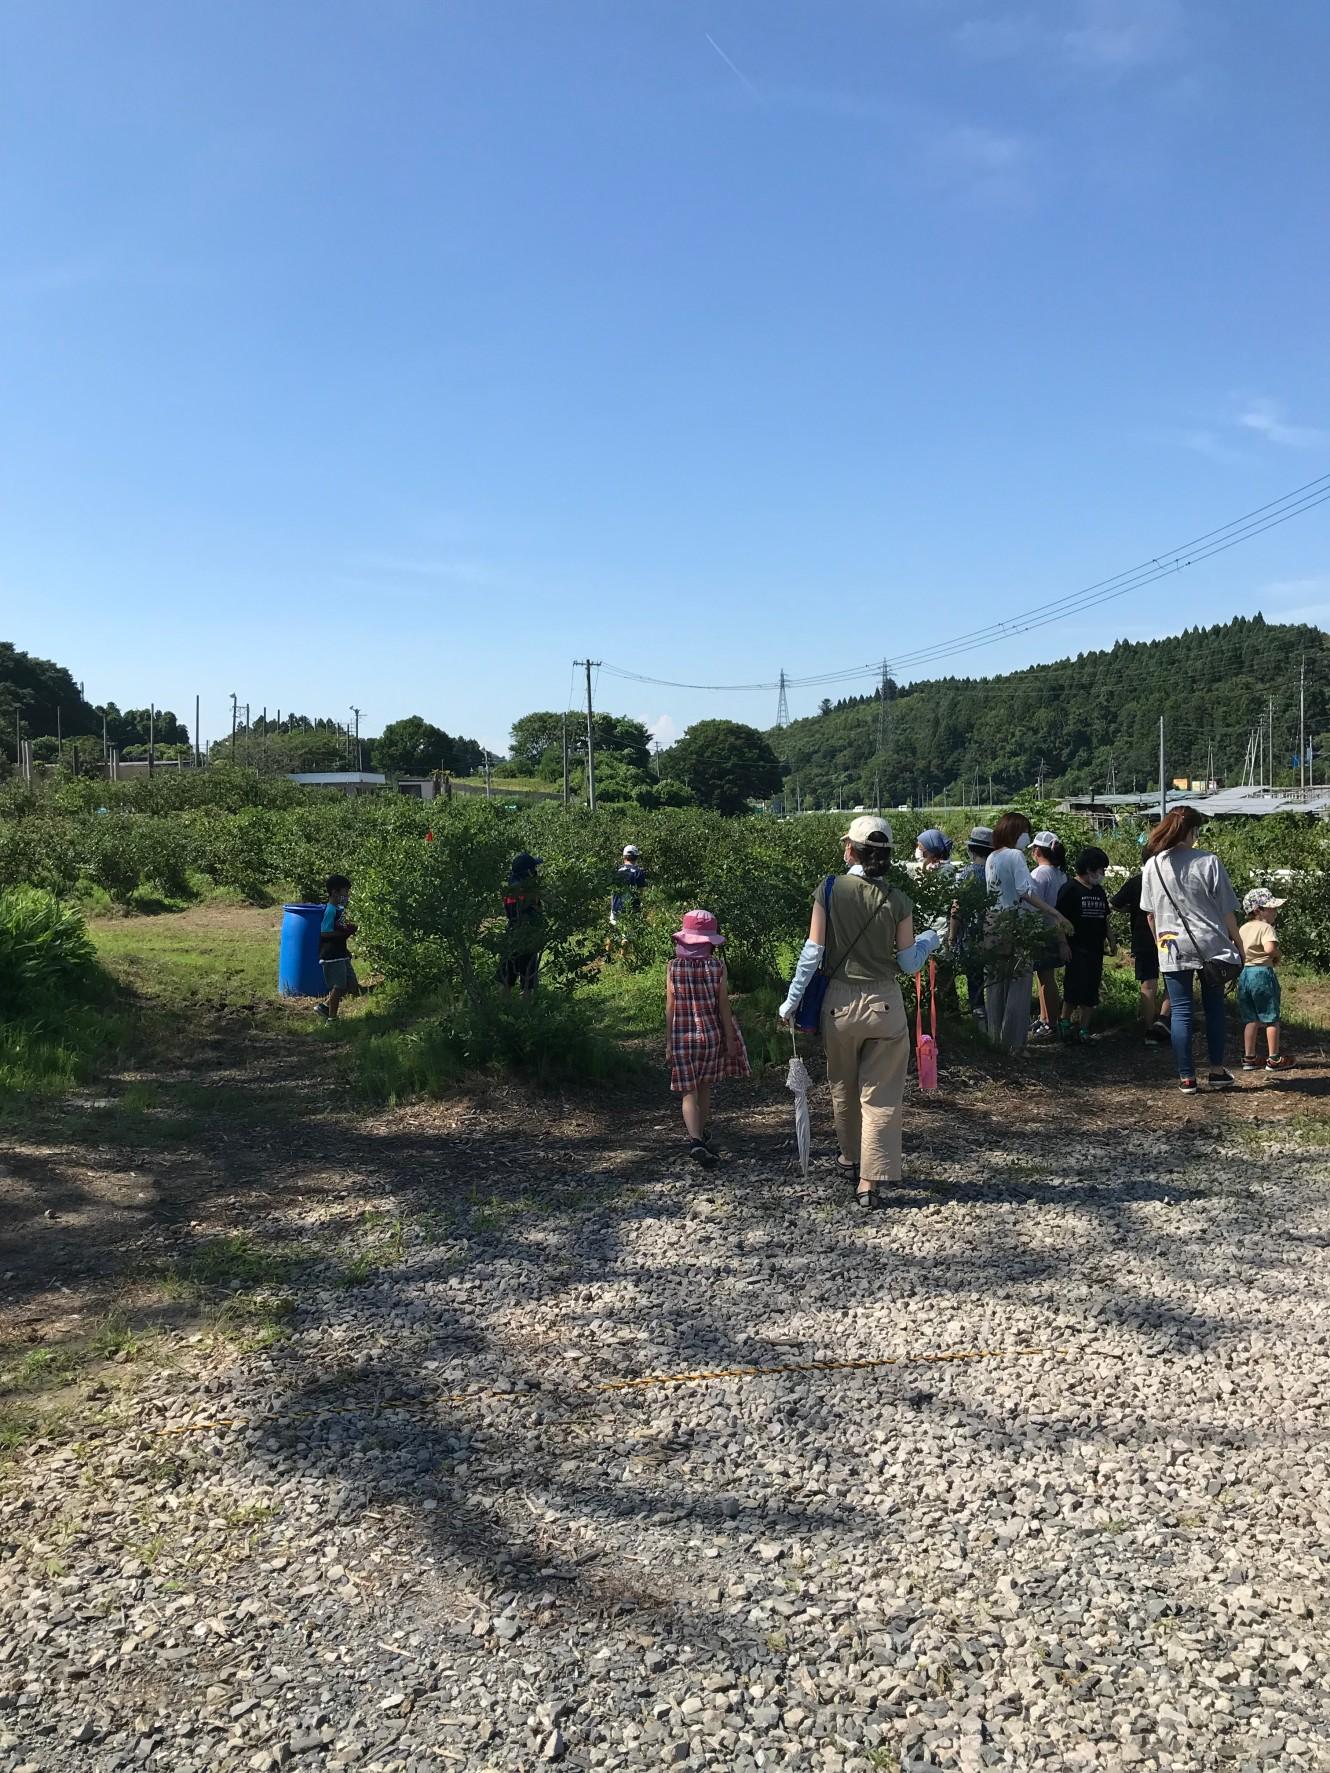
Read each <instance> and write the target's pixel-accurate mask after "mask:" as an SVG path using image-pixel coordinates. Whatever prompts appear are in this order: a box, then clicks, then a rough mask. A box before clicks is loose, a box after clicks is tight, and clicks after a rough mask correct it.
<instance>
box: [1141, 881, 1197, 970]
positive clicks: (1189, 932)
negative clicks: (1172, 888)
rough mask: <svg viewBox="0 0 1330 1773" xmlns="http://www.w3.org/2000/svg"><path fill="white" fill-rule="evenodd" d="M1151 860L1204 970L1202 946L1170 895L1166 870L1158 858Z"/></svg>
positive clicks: (1166, 895)
mask: <svg viewBox="0 0 1330 1773" xmlns="http://www.w3.org/2000/svg"><path fill="white" fill-rule="evenodd" d="M1150 860H1151V861H1152V862H1153V863H1154V865H1155V874H1156V876H1157V878H1158V880H1159V884H1160V886H1161V887H1163V889H1164V897H1165V898H1166V899H1167V900H1168V902H1169V904H1170V905H1171V906H1172V907H1173V909H1174V911H1176V912H1177V914H1178V918H1179V919H1180V921H1181V923H1182V927H1183V929H1184V930H1185V931H1186V932H1187V940H1188V941H1189V942H1190V943H1191V945H1192V952H1193V953H1194V954H1195V956H1196V959H1197V962H1198V964H1199V965H1200V966H1201V967H1202V968H1204V966H1205V956H1204V954H1203V953H1202V952H1201V945H1200V943H1199V942H1198V941H1197V940H1196V938H1195V936H1193V935H1192V933H1191V925H1190V924H1189V923H1188V922H1187V918H1186V914H1185V912H1184V911H1183V909H1182V907H1181V905H1179V904H1178V902H1177V900H1176V899H1175V898H1174V897H1173V895H1172V893H1170V892H1169V890H1168V882H1167V881H1166V880H1165V879H1164V870H1163V868H1162V867H1161V866H1160V862H1159V857H1158V856H1151V858H1150Z"/></svg>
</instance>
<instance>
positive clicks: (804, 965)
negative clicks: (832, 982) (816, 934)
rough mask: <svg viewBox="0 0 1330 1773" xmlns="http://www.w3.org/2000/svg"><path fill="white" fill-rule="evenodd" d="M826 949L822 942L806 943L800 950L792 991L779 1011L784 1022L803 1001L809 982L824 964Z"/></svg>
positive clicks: (791, 985) (791, 983)
mask: <svg viewBox="0 0 1330 1773" xmlns="http://www.w3.org/2000/svg"><path fill="white" fill-rule="evenodd" d="M825 953H826V949H825V947H824V946H823V944H822V943H821V942H805V943H804V945H803V947H802V948H801V949H800V950H799V964H798V966H796V967H795V969H794V977H793V979H791V980H790V989H789V991H788V992H787V993H786V994H785V1002H784V1003H783V1004H782V1005H781V1006H780V1009H779V1010H778V1011H777V1014H778V1015H779V1017H780V1019H781V1021H782V1022H784V1021H787V1020H788V1019H789V1017H791V1016H792V1015H793V1014H794V1012H795V1010H797V1009H798V1007H799V1005H800V1003H801V1002H802V1001H803V995H804V992H805V991H807V989H808V981H809V980H810V979H811V978H812V976H813V974H814V973H815V972H816V971H817V969H818V968H819V967H820V966H821V964H822V956H823V955H824V954H825Z"/></svg>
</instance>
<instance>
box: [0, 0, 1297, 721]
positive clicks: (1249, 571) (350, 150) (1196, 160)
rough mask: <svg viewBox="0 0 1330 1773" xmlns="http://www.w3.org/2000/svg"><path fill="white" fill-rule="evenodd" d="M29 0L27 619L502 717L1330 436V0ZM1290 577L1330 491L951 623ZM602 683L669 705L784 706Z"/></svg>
mask: <svg viewBox="0 0 1330 1773" xmlns="http://www.w3.org/2000/svg"><path fill="white" fill-rule="evenodd" d="M0 32H2V34H3V38H4V52H3V57H4V63H5V67H6V74H5V80H6V84H7V87H8V90H7V92H6V95H5V102H4V107H3V116H2V117H0V152H2V153H3V167H4V175H3V183H2V184H0V596H2V597H3V603H4V609H5V615H6V620H5V622H4V624H3V627H2V629H0V637H4V638H12V639H13V640H14V641H16V643H17V644H18V645H20V646H22V647H25V648H27V649H28V650H30V651H33V652H37V653H40V654H43V655H45V656H48V657H55V658H57V659H59V660H60V661H61V662H63V663H66V664H68V665H69V666H70V667H71V669H72V670H73V671H74V673H75V675H76V676H77V677H80V678H82V679H83V680H84V681H85V682H86V686H87V691H88V694H89V695H90V696H91V697H92V698H93V699H94V700H102V699H104V698H106V697H112V698H114V699H116V700H118V701H119V702H121V703H122V704H136V703H141V702H144V701H146V700H147V699H148V698H149V697H156V699H157V700H158V701H159V702H167V703H172V704H173V705H174V706H176V708H177V709H183V708H185V707H187V706H189V705H191V704H192V699H193V696H194V694H195V692H196V691H197V692H199V693H201V694H202V696H203V704H204V727H205V731H211V732H213V733H220V732H221V731H222V730H223V729H224V728H225V726H226V724H227V709H228V707H229V702H228V697H229V692H230V691H232V690H233V689H234V690H236V691H238V692H239V694H240V697H241V700H242V701H244V700H246V699H248V700H249V701H250V702H251V703H252V704H253V705H254V707H255V708H256V709H257V708H258V707H259V706H260V705H261V704H264V703H266V704H267V706H268V707H269V708H270V709H273V708H276V707H279V706H281V707H286V708H290V707H298V708H300V709H302V710H305V711H309V712H321V713H326V714H341V713H343V712H344V710H345V709H346V708H347V707H348V705H349V704H351V703H353V702H355V703H358V704H359V705H360V707H361V708H362V710H363V717H362V718H363V725H364V728H365V730H369V731H372V730H375V729H377V727H378V726H379V725H380V724H381V723H382V722H383V721H384V720H387V719H391V718H393V717H395V716H397V715H400V714H404V713H411V712H419V713H423V714H425V715H427V716H429V717H430V718H432V719H434V720H437V721H438V722H439V723H440V724H441V725H443V726H444V727H446V728H448V729H449V730H450V731H454V732H457V731H460V732H464V733H468V734H472V735H475V736H476V737H479V738H481V739H482V740H484V741H487V742H489V743H491V744H494V745H496V746H497V745H502V744H503V743H504V742H505V739H506V734H507V728H508V726H509V724H510V722H511V720H512V719H513V718H514V717H515V716H516V715H518V714H520V713H522V712H524V711H525V710H527V709H530V708H533V707H546V706H558V705H559V704H560V703H561V702H562V700H563V698H564V696H565V694H566V693H567V690H568V686H569V678H570V661H571V660H572V659H573V658H574V657H582V656H584V655H585V654H587V653H588V652H590V653H591V656H593V657H595V658H599V659H604V660H606V661H612V662H613V663H615V664H617V665H621V666H626V667H629V668H630V669H633V670H637V671H640V672H643V673H647V674H651V675H655V676H659V677H664V678H681V679H686V680H689V681H695V680H700V681H721V682H733V681H748V680H750V679H768V678H771V677H774V676H775V674H776V672H777V671H778V670H779V669H780V668H781V667H782V666H784V667H785V668H786V669H787V670H789V671H791V672H795V673H808V672H812V671H814V670H819V669H822V668H828V669H831V668H835V667H838V666H841V665H846V664H851V663H853V662H855V661H857V660H860V659H871V658H875V657H879V656H881V655H883V654H886V655H887V656H890V655H892V654H893V653H900V652H905V651H909V650H913V649H915V648H917V647H919V646H920V645H923V644H925V643H926V642H927V641H928V640H929V639H932V638H938V639H941V638H945V637H946V636H948V635H950V634H954V633H958V632H961V631H963V630H965V629H968V628H971V627H974V626H975V625H976V624H977V623H979V622H984V621H988V620H991V619H992V618H993V617H994V616H998V615H1003V614H1005V613H1007V612H1009V611H1017V610H1020V609H1023V608H1026V607H1028V606H1029V605H1031V604H1034V603H1038V602H1040V601H1043V600H1044V599H1045V598H1048V597H1053V596H1057V595H1059V594H1061V593H1062V592H1064V591H1066V590H1069V589H1071V588H1073V587H1075V586H1077V585H1080V584H1083V583H1085V582H1087V581H1089V580H1093V579H1096V578H1099V577H1101V576H1103V575H1104V574H1106V573H1110V572H1114V571H1116V570H1118V569H1119V568H1121V567H1125V566H1127V565H1129V564H1131V563H1132V562H1134V561H1136V560H1138V559H1140V558H1142V557H1143V556H1148V555H1151V554H1153V553H1156V552H1158V551H1160V550H1162V549H1165V548H1168V547H1171V546H1173V545H1175V544H1177V543H1180V542H1182V541H1184V540H1186V539H1187V538H1188V537H1190V536H1192V535H1194V534H1197V533H1199V532H1200V531H1203V530H1206V529H1208V528H1210V527H1211V526H1212V525H1213V524H1217V523H1221V522H1224V521H1225V520H1227V519H1229V518H1230V517H1234V516H1236V515H1238V514H1239V513H1241V512H1243V511H1245V510H1248V509H1250V508H1252V507H1254V506H1256V505H1259V504H1261V503H1262V502H1263V501H1264V500H1266V499H1268V498H1272V497H1274V496H1275V495H1277V494H1279V493H1282V492H1284V491H1285V490H1287V489H1289V488H1291V487H1293V486H1296V485H1298V484H1299V483H1300V482H1302V481H1305V480H1307V479H1310V478H1311V477H1312V476H1313V475H1315V474H1318V473H1323V472H1325V471H1326V470H1327V469H1330V355H1328V354H1327V351H1326V340H1325V312H1326V290H1327V287H1330V234H1328V232H1327V230H1326V227H1325V191H1326V189H1327V179H1328V177H1330V151H1328V150H1330V110H1328V108H1327V106H1326V103H1325V80H1324V75H1325V69H1326V67H1327V65H1330V8H1327V7H1326V6H1325V5H1324V4H1322V0H1284V3H1283V4H1281V5H1279V6H1276V7H1259V8H1258V7H1253V6H1252V5H1251V4H1250V0H1209V3H1208V4H1204V5H1203V4H1201V3H1200V0H1013V3H1011V4H997V3H996V0H801V3H799V4H793V3H790V0H705V3H703V0H557V3H554V0H542V3H540V4H532V3H529V0H364V3H363V4H349V3H348V0H283V3H282V4H281V5H278V6H274V5H272V4H271V3H270V0H263V3H261V4H260V3H255V0H227V4H226V5H224V6H211V7H201V6H182V5H180V4H179V0H135V4H133V5H112V6H108V5H106V4H105V3H104V0H78V3H74V0H9V4H8V5H7V6H6V7H5V9H4V13H3V20H2V23H0ZM1257 607H1262V608H1264V609H1265V611H1266V613H1267V615H1269V616H1271V617H1276V616H1279V617H1289V616H1291V615H1293V614H1295V613H1296V614H1297V615H1298V616H1299V617H1300V618H1301V619H1310V620H1320V621H1322V622H1326V621H1327V619H1330V507H1327V508H1326V510H1325V511H1322V512H1315V513H1312V514H1310V515H1309V516H1307V517H1304V518H1302V519H1300V520H1297V521H1295V522H1293V523H1290V524H1288V525H1287V526H1285V527H1284V528H1283V529H1281V530H1278V531H1275V532H1274V533H1273V534H1271V535H1269V536H1266V537H1262V538H1259V539H1257V540H1256V541H1254V542H1252V543H1251V544H1249V545H1248V546H1246V547H1245V548H1242V549H1237V550H1234V551H1233V552H1231V553H1229V554H1227V555H1224V556H1222V557H1220V558H1219V559H1218V560H1216V561H1214V562H1213V563H1210V564H1207V565H1204V566H1201V567H1198V568H1196V569H1194V570H1193V572H1192V573H1191V574H1184V575H1181V576H1179V577H1177V578H1174V579H1170V580H1168V581H1166V582H1165V583H1164V584H1163V585H1162V586H1160V587H1157V588H1155V589H1154V590H1151V591H1147V592H1144V593H1142V594H1140V595H1139V596H1138V597H1134V598H1132V599H1129V600H1127V601H1126V602H1124V603H1121V604H1110V605H1109V606H1107V607H1106V608H1103V609H1100V610H1097V611H1093V612H1091V613H1089V614H1087V615H1084V616H1082V617H1080V618H1078V619H1076V620H1073V621H1069V622H1067V623H1065V624H1062V625H1060V626H1057V627H1052V628H1047V629H1044V630H1043V631H1041V632H1040V633H1037V634H1033V635H1030V636H1028V637H1027V638H1025V639H1022V638H1020V637H1019V636H1017V637H1013V638H1012V639H1010V640H1008V641H1005V642H1003V643H1002V644H1001V645H1000V646H997V647H993V648H990V649H988V650H987V651H985V652H983V653H979V654H975V655H973V656H966V657H964V658H961V659H958V660H956V661H955V662H954V665H953V667H952V668H953V669H958V670H960V669H966V670H974V671H976V672H978V671H985V672H986V671H991V670H994V669H1000V668H1004V667H1008V666H1013V665H1020V664H1025V663H1028V662H1029V661H1030V660H1032V659H1038V658H1054V657H1059V656H1063V655H1065V654H1066V653H1068V652H1076V651H1078V650H1082V649H1084V648H1089V647H1093V646H1097V645H1100V644H1105V643H1108V642H1111V641H1112V640H1113V639H1114V638H1115V637H1116V636H1119V635H1127V636H1130V637H1138V636H1146V635H1153V634H1161V633H1167V632H1171V631H1175V630H1176V629H1178V628H1180V627H1182V626H1185V625H1187V624H1191V623H1197V622H1208V621H1212V620H1222V619H1225V618H1227V617H1228V616H1230V615H1232V614H1234V613H1238V612H1243V611H1251V610H1253V609H1255V608H1257ZM865 687H866V686H865ZM814 700H815V693H800V694H797V695H796V696H795V697H794V699H793V707H792V711H793V712H794V713H796V714H798V713H800V712H808V711H811V707H812V705H813V703H814ZM598 701H599V702H600V703H602V704H603V705H605V706H607V707H610V708H612V709H614V710H615V711H617V712H626V713H631V714H635V715H640V716H642V717H644V718H646V719H647V720H649V721H651V722H653V723H655V722H661V723H663V724H662V726H661V731H662V734H663V736H665V737H666V738H668V737H669V735H670V734H671V732H673V731H677V730H681V729H682V728H683V727H684V726H686V724H687V723H688V721H689V720H692V719H697V718H701V717H704V716H707V715H715V714H727V715H732V716H734V717H736V718H740V719H752V720H754V721H755V722H756V723H757V724H760V725H767V724H769V723H770V721H771V719H772V718H773V716H774V712H775V708H774V697H772V696H770V695H767V694H762V695H741V694H736V695H728V696H710V695H706V694H702V693H697V692H689V691H682V690H676V689H666V688H651V687H648V686H642V685H633V684H627V683H615V682H613V681H611V680H609V679H608V678H605V677H602V678H601V680H600V684H599V688H598Z"/></svg>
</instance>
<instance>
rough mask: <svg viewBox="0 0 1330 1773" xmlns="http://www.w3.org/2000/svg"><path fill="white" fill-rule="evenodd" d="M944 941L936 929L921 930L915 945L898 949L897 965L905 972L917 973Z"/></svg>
mask: <svg viewBox="0 0 1330 1773" xmlns="http://www.w3.org/2000/svg"><path fill="white" fill-rule="evenodd" d="M941 942H942V938H941V936H939V935H938V933H937V931H936V930H921V931H920V932H919V934H918V935H917V936H916V937H915V939H914V943H913V946H911V947H909V948H898V949H897V950H896V965H897V966H898V967H899V968H900V970H901V971H902V972H903V973H917V972H918V971H919V969H920V967H921V966H922V965H923V964H924V962H925V961H926V960H927V959H928V957H929V955H930V954H932V953H933V952H934V951H935V950H936V949H937V948H938V947H939V946H940V945H941Z"/></svg>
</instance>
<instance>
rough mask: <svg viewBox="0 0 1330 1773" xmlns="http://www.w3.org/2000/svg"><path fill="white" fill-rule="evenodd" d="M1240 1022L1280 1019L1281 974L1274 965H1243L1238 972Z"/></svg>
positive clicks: (1274, 1020)
mask: <svg viewBox="0 0 1330 1773" xmlns="http://www.w3.org/2000/svg"><path fill="white" fill-rule="evenodd" d="M1238 1020H1239V1022H1264V1023H1266V1024H1267V1025H1269V1024H1270V1023H1271V1022H1277V1021H1278V1020H1279V974H1278V973H1277V972H1276V971H1275V970H1274V968H1273V967H1243V969H1242V971H1241V972H1240V973H1239V974H1238Z"/></svg>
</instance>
